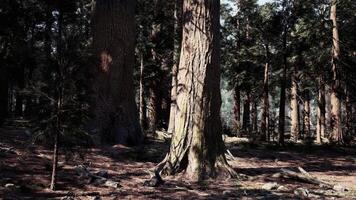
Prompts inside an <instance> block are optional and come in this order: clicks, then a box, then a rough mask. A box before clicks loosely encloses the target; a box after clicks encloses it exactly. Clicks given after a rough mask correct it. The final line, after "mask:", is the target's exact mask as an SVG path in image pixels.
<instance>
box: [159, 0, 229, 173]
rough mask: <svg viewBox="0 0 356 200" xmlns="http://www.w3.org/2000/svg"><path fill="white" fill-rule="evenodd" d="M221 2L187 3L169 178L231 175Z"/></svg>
mask: <svg viewBox="0 0 356 200" xmlns="http://www.w3.org/2000/svg"><path fill="white" fill-rule="evenodd" d="M219 6H220V1H219V0H196V1H184V6H183V12H184V13H183V41H182V50H181V59H180V63H179V71H178V90H177V91H178V95H177V114H176V119H175V131H174V134H173V138H172V142H171V147H170V151H169V153H168V154H167V156H166V158H165V160H164V162H162V163H161V164H160V165H159V166H158V170H160V167H161V166H162V167H163V171H162V172H163V174H176V173H179V172H181V171H185V174H186V175H187V177H188V178H190V179H191V180H201V179H203V178H206V177H211V176H214V175H215V174H216V167H223V168H224V169H225V170H228V172H232V171H233V170H232V171H230V169H231V168H230V167H229V166H228V164H227V162H226V158H225V156H224V152H225V147H224V143H223V141H222V135H221V134H222V132H221V131H222V128H221V119H220V105H221V94H220V52H219V51H220V45H219Z"/></svg>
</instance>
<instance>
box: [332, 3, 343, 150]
mask: <svg viewBox="0 0 356 200" xmlns="http://www.w3.org/2000/svg"><path fill="white" fill-rule="evenodd" d="M330 19H331V21H332V22H333V48H332V74H333V79H332V87H331V128H332V136H331V140H332V141H333V142H335V143H338V144H342V143H343V142H344V138H343V133H342V129H341V103H340V96H339V93H340V77H339V76H340V75H339V70H340V69H339V67H340V66H339V59H340V45H339V32H338V24H337V17H336V1H335V0H333V1H332V3H331V12H330Z"/></svg>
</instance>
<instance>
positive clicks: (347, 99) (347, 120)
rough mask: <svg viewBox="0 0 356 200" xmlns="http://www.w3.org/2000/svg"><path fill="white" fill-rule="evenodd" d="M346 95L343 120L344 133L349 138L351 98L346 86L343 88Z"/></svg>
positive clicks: (350, 130) (350, 129)
mask: <svg viewBox="0 0 356 200" xmlns="http://www.w3.org/2000/svg"><path fill="white" fill-rule="evenodd" d="M345 93H346V100H345V107H346V120H345V131H346V134H347V136H348V137H350V138H351V136H352V104H351V97H350V91H349V87H348V86H346V88H345Z"/></svg>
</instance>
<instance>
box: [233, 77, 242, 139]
mask: <svg viewBox="0 0 356 200" xmlns="http://www.w3.org/2000/svg"><path fill="white" fill-rule="evenodd" d="M234 128H235V131H236V134H237V135H238V134H240V129H241V101H240V87H239V86H238V85H237V84H236V85H235V88H234Z"/></svg>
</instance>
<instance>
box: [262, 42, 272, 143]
mask: <svg viewBox="0 0 356 200" xmlns="http://www.w3.org/2000/svg"><path fill="white" fill-rule="evenodd" d="M269 68H270V66H269V47H268V45H266V64H265V72H264V80H263V109H262V120H261V132H262V134H263V135H264V137H265V139H266V141H270V134H269V85H268V84H269V83H268V82H269Z"/></svg>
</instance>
